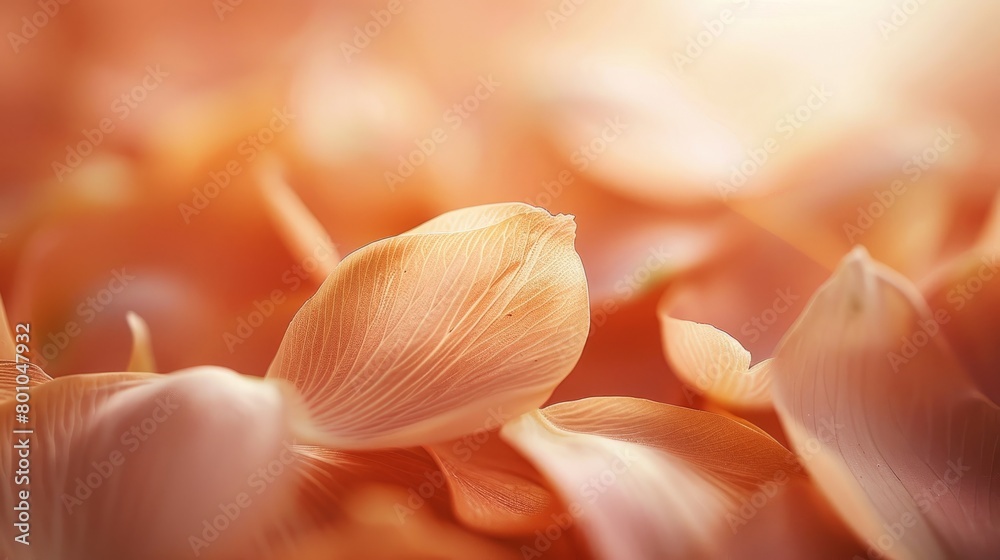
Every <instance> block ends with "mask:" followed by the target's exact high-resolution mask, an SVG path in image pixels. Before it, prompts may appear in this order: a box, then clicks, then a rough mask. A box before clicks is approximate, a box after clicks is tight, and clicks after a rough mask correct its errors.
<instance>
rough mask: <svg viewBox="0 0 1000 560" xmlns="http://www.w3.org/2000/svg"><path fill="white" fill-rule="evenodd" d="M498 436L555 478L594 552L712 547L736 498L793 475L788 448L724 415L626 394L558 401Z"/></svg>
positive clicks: (723, 535) (697, 553) (624, 554)
mask: <svg viewBox="0 0 1000 560" xmlns="http://www.w3.org/2000/svg"><path fill="white" fill-rule="evenodd" d="M501 434H502V435H503V437H504V438H505V439H506V440H507V441H509V442H510V443H511V444H512V445H513V446H514V447H515V448H517V449H519V450H520V451H521V452H522V453H523V454H524V455H525V456H526V457H527V458H528V459H529V461H531V462H532V463H534V464H535V465H536V466H537V467H538V469H539V470H540V471H541V472H542V473H543V474H545V475H546V476H547V477H548V479H549V480H550V481H551V482H552V484H553V485H555V487H556V489H557V491H558V492H559V493H560V495H561V497H562V499H563V500H564V502H565V503H566V505H567V507H568V510H569V513H568V515H566V516H564V517H565V522H566V523H565V525H567V527H568V526H572V525H575V524H577V523H579V524H580V527H581V528H582V530H583V532H584V534H586V535H587V536H588V538H589V539H590V544H591V546H592V547H593V549H594V553H595V555H596V556H597V557H598V558H712V557H719V555H720V554H721V551H722V550H723V547H725V546H727V545H728V544H729V543H728V541H729V540H730V539H731V538H732V536H733V532H734V529H732V528H731V526H730V522H731V521H732V519H733V517H734V516H735V515H737V512H738V510H739V508H740V505H741V499H749V498H750V496H752V495H753V494H754V493H756V492H758V491H759V489H760V488H762V487H763V486H764V485H766V484H768V483H769V482H770V483H772V484H776V483H775V481H776V480H777V481H782V480H783V481H784V482H785V483H787V482H788V481H789V480H792V479H798V478H800V475H798V474H796V473H795V471H796V467H797V464H796V461H795V459H794V457H793V456H792V454H791V453H790V452H789V451H788V450H786V449H785V448H784V447H782V446H781V445H779V444H778V443H777V442H776V441H774V440H773V439H772V438H771V437H770V436H768V435H766V434H765V433H763V432H761V431H759V430H758V429H756V428H753V427H751V426H748V425H746V424H743V423H740V422H737V421H735V420H731V419H729V418H726V417H724V416H720V415H717V414H713V413H710V412H703V411H698V410H692V409H688V408H681V407H676V406H671V405H665V404H661V403H656V402H652V401H646V400H642V399H633V398H627V397H599V398H591V399H584V400H580V401H572V402H567V403H560V404H556V405H553V406H550V407H546V408H545V409H543V410H540V411H536V412H532V413H529V414H526V415H524V416H521V417H520V418H518V419H517V420H515V421H512V422H510V423H508V424H506V425H505V426H504V427H503V429H502V430H501Z"/></svg>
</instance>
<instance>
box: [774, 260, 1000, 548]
mask: <svg viewBox="0 0 1000 560" xmlns="http://www.w3.org/2000/svg"><path fill="white" fill-rule="evenodd" d="M940 319H941V316H940V315H933V314H931V312H930V310H929V308H928V307H927V305H926V303H925V302H924V301H923V299H922V298H921V297H920V295H919V293H918V292H917V291H916V288H915V287H913V286H912V284H910V283H909V282H908V281H907V280H906V279H905V278H903V277H902V276H901V275H898V274H896V273H895V272H893V271H891V270H889V269H887V268H885V267H883V266H882V265H879V264H876V263H874V262H873V261H871V259H870V258H869V257H868V254H867V253H866V252H865V251H864V250H863V249H860V248H859V249H856V250H855V251H854V252H852V253H851V255H850V256H848V257H847V258H846V259H845V260H844V262H843V263H842V264H841V266H840V268H839V269H838V270H837V272H836V273H835V274H834V276H833V277H832V278H831V279H830V280H829V281H828V282H827V283H826V284H825V285H824V286H823V287H822V288H820V290H819V291H818V292H817V294H816V295H815V296H814V297H813V300H812V302H811V303H810V304H809V305H808V307H807V308H806V311H805V312H804V313H803V315H802V316H801V317H800V318H799V320H798V322H797V323H796V324H795V326H794V327H793V328H792V329H791V330H790V331H789V333H788V334H787V335H786V338H785V339H784V340H783V342H782V343H781V345H780V347H779V350H778V352H777V356H776V358H775V360H774V362H773V364H772V368H771V369H772V374H773V382H772V383H773V385H772V394H773V396H774V401H775V406H776V408H777V410H778V413H779V415H780V416H781V418H782V424H783V425H784V427H785V430H786V432H788V435H789V438H790V440H791V441H792V443H793V446H794V448H795V449H796V451H797V452H798V454H799V455H800V456H801V457H802V458H803V461H804V463H805V465H806V467H807V468H808V469H809V471H810V473H811V474H812V475H813V478H814V480H815V481H816V483H817V484H818V485H819V486H820V488H821V489H822V490H823V491H824V493H825V494H826V496H827V498H828V499H829V500H830V501H831V503H832V504H833V505H834V506H835V508H836V509H837V510H838V512H839V513H840V515H841V516H842V517H843V518H844V520H845V521H847V523H849V524H850V525H851V527H852V529H853V530H854V531H855V532H856V533H857V534H858V535H859V536H860V537H861V538H862V539H864V541H865V542H866V543H867V544H868V545H869V546H870V548H869V556H872V555H877V556H878V557H882V555H887V556H889V557H892V558H955V557H962V558H996V557H997V554H1000V531H997V527H1000V493H998V492H996V491H995V489H996V488H997V487H998V485H1000V463H998V462H997V454H996V449H997V447H998V445H1000V410H998V409H997V407H996V405H995V404H993V403H991V402H989V401H988V400H987V399H986V398H985V397H983V395H982V394H980V393H979V392H978V391H976V390H975V388H974V386H973V385H972V383H971V382H970V380H969V379H968V377H967V375H966V374H965V372H964V371H963V370H962V367H961V366H960V364H959V363H958V362H957V360H956V359H955V357H954V356H953V355H952V353H951V352H950V351H949V349H948V348H947V347H946V346H945V345H944V343H943V340H942V339H941V338H939V337H937V335H938V334H939V333H940V331H941V327H940V324H939V320H940Z"/></svg>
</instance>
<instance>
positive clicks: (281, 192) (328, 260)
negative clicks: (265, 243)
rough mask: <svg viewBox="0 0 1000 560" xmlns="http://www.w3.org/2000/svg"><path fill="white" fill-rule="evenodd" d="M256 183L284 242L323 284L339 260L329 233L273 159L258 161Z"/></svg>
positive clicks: (316, 280)
mask: <svg viewBox="0 0 1000 560" xmlns="http://www.w3.org/2000/svg"><path fill="white" fill-rule="evenodd" d="M257 185H258V187H259V188H260V191H261V195H262V196H263V198H264V207H265V209H266V210H267V212H268V214H269V215H270V217H271V219H272V220H273V221H274V222H275V227H276V228H277V230H278V233H279V234H280V235H281V237H282V238H283V239H284V241H285V244H286V245H288V247H289V250H290V251H291V252H292V254H293V255H295V257H296V260H297V261H298V262H300V263H307V264H308V265H309V266H308V267H305V268H306V271H307V272H308V273H309V275H310V276H311V277H312V279H313V280H314V281H315V282H316V283H317V284H320V283H322V282H323V280H326V277H327V276H329V275H330V274H331V273H332V272H333V270H334V269H335V268H336V267H337V263H338V262H340V253H339V252H338V251H337V248H336V247H335V246H334V244H333V240H332V239H330V235H329V234H328V233H327V232H326V230H325V229H323V226H322V224H320V223H319V220H317V219H316V217H315V216H313V214H312V212H310V211H309V209H308V208H307V207H306V205H305V204H304V203H303V202H302V199H300V198H299V195H297V194H296V193H295V191H294V190H292V187H291V186H290V185H289V184H288V183H287V182H286V181H285V179H284V177H282V171H281V168H280V167H279V165H278V163H277V162H276V161H266V162H265V163H264V164H261V169H260V170H259V171H258V178H257Z"/></svg>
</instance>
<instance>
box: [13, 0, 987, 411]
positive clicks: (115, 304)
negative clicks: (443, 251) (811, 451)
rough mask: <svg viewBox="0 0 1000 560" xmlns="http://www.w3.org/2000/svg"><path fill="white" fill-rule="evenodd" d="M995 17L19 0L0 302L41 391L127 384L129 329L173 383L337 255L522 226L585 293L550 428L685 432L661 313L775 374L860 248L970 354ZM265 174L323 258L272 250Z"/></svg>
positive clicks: (262, 340) (273, 230) (234, 362)
mask: <svg viewBox="0 0 1000 560" xmlns="http://www.w3.org/2000/svg"><path fill="white" fill-rule="evenodd" d="M998 17H1000V4H996V3H992V2H982V1H979V0H957V1H956V0H950V1H947V2H945V1H944V0H926V1H923V0H893V1H887V0H875V1H873V0H800V1H794V0H736V1H728V2H725V1H710V0H674V1H666V0H663V1H634V0H627V1H622V0H617V1H614V2H611V1H598V0H542V1H537V0H536V1H530V2H529V1H525V0H506V1H503V2H485V1H469V0H463V1H459V0H453V1H452V0H447V1H436V2H415V1H409V0H380V1H360V0H355V1H340V2H317V1H307V0H292V1H290V2H284V3H268V2H261V1H255V0H242V1H241V0H212V1H210V0H200V1H191V0H179V1H172V2H166V1H162V0H149V1H147V2H140V3H134V2H123V1H119V0H91V1H88V2H83V1H78V0H69V1H68V2H62V1H59V0H8V1H5V2H4V3H3V6H2V7H0V31H3V32H4V37H5V40H4V42H5V44H4V45H3V46H2V47H0V75H2V76H3V85H2V87H0V117H2V122H3V126H2V128H0V146H2V150H0V294H2V296H3V298H4V301H5V303H6V305H7V308H8V311H9V313H10V315H11V319H12V321H14V322H18V321H30V322H31V323H32V324H33V327H34V329H35V332H36V333H38V334H35V341H36V342H35V344H36V345H39V348H37V350H36V351H37V353H39V354H40V355H41V357H42V358H43V360H40V361H42V362H43V365H44V366H45V368H46V370H47V371H48V372H49V373H50V374H52V375H55V376H59V375H65V374H69V373H80V372H96V371H116V370H122V369H124V367H125V364H126V363H127V360H128V355H129V346H130V344H131V336H130V333H129V329H128V326H127V323H126V320H125V316H126V313H127V312H128V311H133V312H135V313H137V314H138V315H139V316H141V317H142V318H143V319H145V321H146V322H147V323H148V325H149V330H150V333H151V337H152V344H153V350H154V354H155V358H156V362H157V366H158V368H159V370H160V371H172V370H175V369H178V368H182V367H187V366H194V365H201V364H217V365H222V366H227V367H230V368H233V369H235V370H237V371H240V372H242V373H245V374H250V375H262V374H263V372H264V371H265V370H266V369H267V366H268V364H269V363H270V360H271V358H272V357H273V355H274V352H275V350H276V349H277V346H278V343H279V341H280V339H281V336H282V334H283V333H284V330H285V328H286V326H287V324H288V322H289V320H290V319H291V317H292V315H293V314H294V313H295V311H296V310H297V309H298V307H299V306H300V305H301V304H302V302H303V301H305V299H306V298H308V297H309V296H310V295H311V294H312V293H313V292H314V291H315V289H316V287H317V286H318V281H319V280H318V278H320V277H321V276H318V275H317V274H313V273H310V271H309V270H315V269H317V267H319V269H322V267H323V266H327V265H330V264H331V263H332V262H334V261H335V260H336V257H335V255H334V254H333V253H334V252H335V253H336V254H339V255H344V254H347V253H349V252H350V251H352V250H354V249H356V248H358V247H360V246H362V245H364V244H366V243H369V242H371V241H374V240H376V239H379V238H382V237H386V236H390V235H394V234H397V233H400V232H402V231H405V230H406V229H408V228H410V227H413V226H415V225H417V224H419V223H421V222H422V221H424V220H426V219H429V218H431V217H433V216H435V215H437V214H439V213H441V212H443V211H447V210H450V209H455V208H460V207H464V206H470V205H475V204H482V203H488V202H500V201H524V202H528V203H530V204H534V205H539V206H543V207H545V208H547V209H548V210H550V211H552V212H554V213H555V212H563V213H571V214H574V215H575V216H576V218H577V224H578V240H577V247H578V250H579V252H580V254H581V256H582V258H583V261H584V265H585V267H586V269H587V273H588V278H589V281H590V286H591V300H592V301H591V305H592V316H593V324H592V332H591V338H590V340H589V342H588V347H587V349H586V351H585V353H584V356H583V359H582V360H581V363H580V365H579V367H578V368H577V370H576V371H575V372H574V373H573V374H572V375H571V376H570V378H569V379H567V380H566V382H565V383H564V384H563V385H562V386H561V387H560V388H559V389H558V390H557V393H556V395H554V396H553V400H565V399H569V398H577V397H582V396H588V395H632V396H642V397H649V398H654V399H656V400H659V401H663V402H668V403H676V404H685V405H691V404H698V402H699V399H700V397H698V396H697V395H694V394H692V393H691V392H690V391H689V390H687V389H685V388H684V387H682V386H681V384H680V383H679V382H678V381H677V380H676V379H675V378H674V377H673V376H672V375H670V372H669V367H668V365H667V363H666V361H665V359H664V357H663V354H662V350H661V341H660V334H659V324H658V319H657V314H656V312H657V306H658V305H660V302H661V298H663V297H664V296H663V294H667V295H666V299H664V301H666V300H667V299H669V301H671V302H672V303H671V305H676V306H677V308H678V309H680V311H678V313H679V314H680V315H684V312H683V311H684V309H688V310H689V311H690V315H691V316H692V317H695V318H697V319H698V320H702V321H706V322H711V323H713V324H715V325H718V326H720V328H724V329H726V330H727V331H728V332H730V333H732V334H734V336H737V337H738V338H739V339H740V340H741V342H743V343H744V344H746V345H747V347H748V348H749V349H750V350H751V352H753V354H754V356H755V358H756V357H757V356H760V357H765V356H767V355H769V353H770V351H771V350H772V349H773V346H774V344H775V343H776V342H777V340H778V339H779V338H780V336H781V335H782V334H783V333H784V331H785V329H786V327H787V326H788V325H789V324H790V323H791V321H793V320H794V318H795V317H796V316H797V315H798V311H800V310H801V308H802V306H803V305H804V304H805V303H806V301H807V300H808V298H809V296H810V295H811V294H812V292H813V290H814V289H815V287H816V286H817V285H818V284H819V283H820V282H822V281H823V280H824V279H825V278H826V277H828V276H829V272H830V270H832V268H833V267H834V266H835V265H836V263H837V262H838V261H839V260H840V259H841V258H842V257H843V255H844V254H846V253H847V252H848V251H849V250H850V248H851V247H852V246H854V245H855V244H863V245H865V246H866V247H867V248H868V250H869V251H870V252H871V253H872V255H873V256H874V257H875V258H876V259H878V260H881V261H883V262H886V263H887V264H889V265H890V266H892V267H894V268H896V269H897V270H899V271H900V272H902V273H903V274H905V275H907V276H908V277H910V278H911V279H913V280H914V281H916V282H917V283H918V284H919V285H921V287H923V288H925V289H926V292H925V293H926V294H928V296H929V297H931V298H932V302H933V301H935V300H934V299H933V298H934V297H938V298H939V299H938V300H937V301H938V302H939V303H940V305H947V306H948V309H949V310H951V311H952V312H954V313H955V316H956V317H957V320H956V321H954V322H952V323H951V324H950V325H949V326H948V336H949V337H951V339H952V342H953V343H954V344H956V345H958V346H961V345H962V341H963V340H971V339H972V338H974V337H976V336H982V334H977V331H976V329H975V328H974V327H973V326H970V325H977V324H981V319H982V317H983V316H988V315H989V313H990V310H991V309H996V305H994V304H995V303H996V302H998V301H1000V295H998V294H997V290H998V288H997V287H996V286H992V285H987V286H986V287H985V288H982V291H984V293H985V294H986V295H981V294H979V295H977V299H976V300H975V301H974V303H975V305H971V304H970V305H965V304H964V303H963V304H962V305H961V307H959V303H958V302H959V299H953V297H954V292H953V290H954V288H955V287H956V286H960V285H964V284H962V282H964V280H963V279H962V278H961V274H962V272H961V271H959V272H955V270H956V269H955V266H954V264H955V262H956V259H960V258H961V256H962V255H963V254H966V252H967V251H968V250H969V248H970V247H972V246H974V245H975V244H976V243H977V242H978V241H977V240H980V239H982V236H983V235H984V232H986V231H988V226H987V224H988V223H989V220H990V216H991V212H992V211H993V210H991V208H992V207H993V204H994V200H995V194H996V191H997V185H1000V183H998V178H1000V177H998V175H1000V157H998V156H1000V109H998V108H997V105H996V101H997V100H998V99H1000V64H998V63H1000V35H998V34H997V33H996V32H995V23H996V21H998ZM276 175H278V176H280V177H281V179H280V180H282V181H284V182H285V183H286V184H287V186H289V187H290V188H291V189H292V190H293V191H294V192H295V193H296V194H297V195H298V197H299V198H301V200H302V201H303V202H304V204H305V206H306V207H307V208H308V210H309V211H310V212H311V213H312V214H313V215H314V216H315V217H316V218H317V219H318V221H319V222H320V223H321V224H322V226H323V229H324V230H325V231H326V232H327V233H328V234H329V237H330V239H331V240H332V242H333V244H334V245H335V251H323V250H320V249H322V248H321V247H320V246H319V245H318V246H317V247H318V250H317V252H316V253H309V252H303V251H302V248H301V247H295V246H292V245H290V244H289V243H288V242H287V236H286V235H284V234H283V231H284V230H283V227H284V226H287V220H286V221H285V222H283V221H282V218H281V217H280V216H277V217H276V213H275V211H274V208H273V204H272V201H271V199H270V198H268V196H267V195H266V192H267V191H266V189H264V188H262V184H265V183H267V182H268V181H273V180H275V176H276ZM323 261H326V262H325V264H324V262H323ZM307 269H309V270H307ZM956 274H957V275H958V279H956V278H955V277H953V276H954V275H956ZM978 292H979V291H977V293H978ZM782 294H785V295H784V298H785V299H784V300H783V301H784V304H781V305H780V306H779V305H777V304H776V303H775V302H777V300H778V299H780V298H781V297H782ZM949 296H952V297H949ZM776 298H777V299H776ZM961 299H962V300H963V301H969V300H965V297H964V296H961ZM970 300H971V298H970ZM685 306H686V307H685ZM779 309H780V310H783V311H780V312H778V311H777V310H779ZM768 310H771V312H770V313H769V312H768ZM755 321H756V322H755ZM969 346H970V348H972V347H974V348H981V346H978V345H971V344H970V345H969ZM963 359H965V360H967V361H969V362H970V363H969V365H970V370H973V371H984V372H988V371H995V366H997V365H1000V361H998V360H997V357H996V356H992V355H972V354H970V353H968V352H966V353H965V354H963ZM984 364H985V366H987V367H988V368H993V369H983V368H982V367H980V366H983V365H984ZM983 375H987V374H985V373H984V374H983ZM994 377H995V376H994ZM979 381H980V383H981V385H983V386H984V387H985V388H986V390H987V392H990V393H991V396H993V398H994V399H996V398H997V381H996V380H995V379H992V378H989V377H988V375H987V377H986V378H982V379H980V380H979ZM761 422H762V424H766V420H761Z"/></svg>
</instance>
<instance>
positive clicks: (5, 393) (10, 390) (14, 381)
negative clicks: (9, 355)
mask: <svg viewBox="0 0 1000 560" xmlns="http://www.w3.org/2000/svg"><path fill="white" fill-rule="evenodd" d="M18 366H20V369H19V368H18ZM24 366H25V364H24V363H20V364H19V363H17V362H15V361H13V360H10V361H8V360H0V403H2V402H3V401H6V400H7V399H13V398H14V396H15V394H16V393H17V387H19V386H20V387H28V388H33V387H36V386H38V385H41V384H42V383H47V382H49V381H52V378H51V377H49V375H48V374H47V373H45V372H44V371H42V368H40V367H38V366H37V365H35V364H27V367H24ZM22 370H25V371H23V372H22ZM23 376H27V379H24V377H23ZM18 377H21V379H20V381H27V383H23V382H22V383H18V381H19V379H18Z"/></svg>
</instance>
